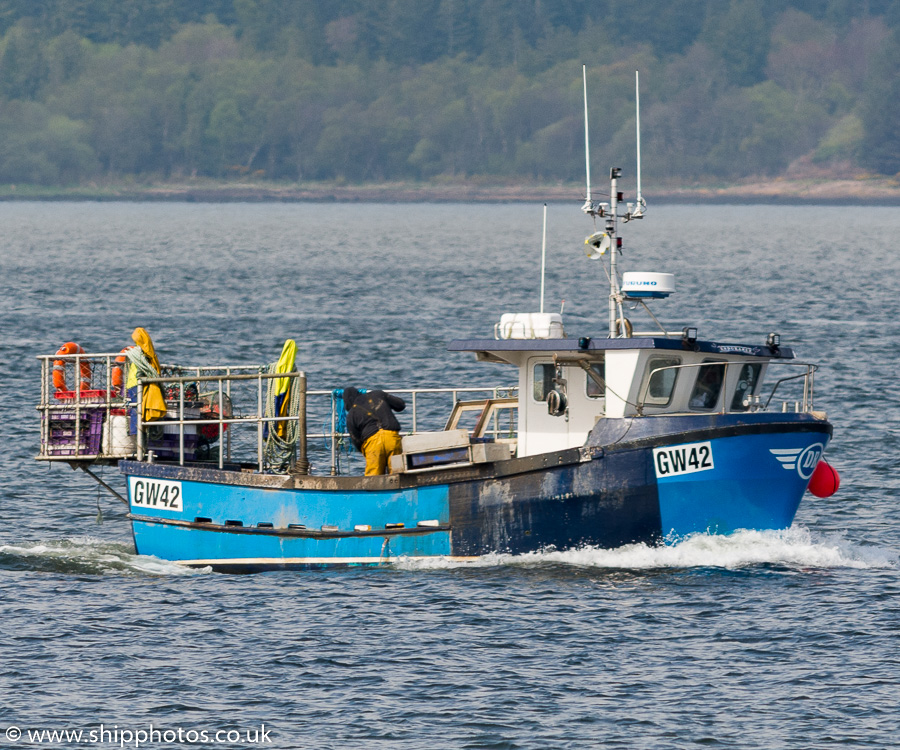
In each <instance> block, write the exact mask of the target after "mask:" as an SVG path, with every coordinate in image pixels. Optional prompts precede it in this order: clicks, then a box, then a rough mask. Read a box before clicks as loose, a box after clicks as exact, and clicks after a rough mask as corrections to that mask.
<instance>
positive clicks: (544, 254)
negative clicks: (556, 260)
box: [541, 203, 547, 312]
mask: <svg viewBox="0 0 900 750" xmlns="http://www.w3.org/2000/svg"><path fill="white" fill-rule="evenodd" d="M546 268H547V204H546V203H545V204H544V240H543V242H542V243H541V312H544V272H545V270H546Z"/></svg>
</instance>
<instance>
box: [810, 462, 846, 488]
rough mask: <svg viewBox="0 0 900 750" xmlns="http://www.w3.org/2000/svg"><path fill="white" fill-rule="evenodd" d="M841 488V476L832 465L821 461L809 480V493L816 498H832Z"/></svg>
mask: <svg viewBox="0 0 900 750" xmlns="http://www.w3.org/2000/svg"><path fill="white" fill-rule="evenodd" d="M840 486H841V475H840V474H838V472H837V469H835V468H834V467H833V466H832V465H831V464H829V463H827V462H826V461H819V463H818V464H816V468H815V471H813V474H812V477H810V480H809V491H810V492H812V494H813V495H815V496H816V497H831V496H832V495H833V494H834V493H835V492H837V491H838V487H840Z"/></svg>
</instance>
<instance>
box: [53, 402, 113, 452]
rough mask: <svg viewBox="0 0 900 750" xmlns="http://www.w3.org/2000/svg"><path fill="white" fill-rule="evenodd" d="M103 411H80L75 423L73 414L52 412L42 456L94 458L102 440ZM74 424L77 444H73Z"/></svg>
mask: <svg viewBox="0 0 900 750" xmlns="http://www.w3.org/2000/svg"><path fill="white" fill-rule="evenodd" d="M104 416H105V414H104V410H103V409H82V410H81V415H80V417H79V418H78V422H77V423H76V416H75V412H65V411H64V412H54V413H53V415H52V417H51V419H50V421H49V424H48V426H47V431H46V436H45V441H46V442H45V443H44V446H43V448H44V455H47V456H96V455H98V454H99V453H100V443H101V440H102V438H103V417H104ZM76 424H77V427H78V430H77V431H78V442H77V444H76V442H75V433H76Z"/></svg>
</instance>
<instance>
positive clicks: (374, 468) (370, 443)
mask: <svg viewBox="0 0 900 750" xmlns="http://www.w3.org/2000/svg"><path fill="white" fill-rule="evenodd" d="M362 452H363V455H364V456H365V457H366V476H367V477H374V476H378V475H379V474H387V466H388V461H389V460H390V458H391V456H396V455H397V454H398V453H402V452H403V449H402V448H401V447H400V433H399V432H394V431H393V430H378V432H376V433H375V434H374V435H372V437H370V438H367V439H366V442H364V443H363V446H362Z"/></svg>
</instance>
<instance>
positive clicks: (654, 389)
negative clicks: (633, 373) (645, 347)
mask: <svg viewBox="0 0 900 750" xmlns="http://www.w3.org/2000/svg"><path fill="white" fill-rule="evenodd" d="M680 364H681V357H651V359H650V360H649V361H648V362H647V369H646V371H645V372H644V383H645V384H646V394H647V395H646V396H645V397H644V403H645V404H647V405H648V406H668V405H669V402H670V401H671V400H672V393H673V392H674V391H675V383H676V382H678V373H679V372H680V370H678V369H662V368H676V367H677V366H678V365H680Z"/></svg>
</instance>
